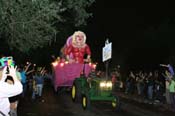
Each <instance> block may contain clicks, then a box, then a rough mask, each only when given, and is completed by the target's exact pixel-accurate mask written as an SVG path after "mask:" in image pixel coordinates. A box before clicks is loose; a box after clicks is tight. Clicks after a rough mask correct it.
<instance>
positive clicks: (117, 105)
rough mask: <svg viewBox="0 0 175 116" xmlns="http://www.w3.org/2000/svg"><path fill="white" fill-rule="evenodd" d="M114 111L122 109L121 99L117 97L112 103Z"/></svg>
mask: <svg viewBox="0 0 175 116" xmlns="http://www.w3.org/2000/svg"><path fill="white" fill-rule="evenodd" d="M111 105H112V109H113V110H114V111H117V112H118V111H120V109H121V103H120V99H119V97H117V96H115V97H114V99H113V100H112V101H111Z"/></svg>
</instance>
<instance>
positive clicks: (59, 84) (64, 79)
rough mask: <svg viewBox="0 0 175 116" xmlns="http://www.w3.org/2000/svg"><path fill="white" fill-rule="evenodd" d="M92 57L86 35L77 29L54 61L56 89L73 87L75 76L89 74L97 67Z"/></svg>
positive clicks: (57, 90)
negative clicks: (92, 61)
mask: <svg viewBox="0 0 175 116" xmlns="http://www.w3.org/2000/svg"><path fill="white" fill-rule="evenodd" d="M85 55H87V57H86V58H84V56H85ZM90 57H91V50H90V48H89V46H88V45H87V44H86V35H85V34H84V33H83V32H81V31H76V32H75V33H74V34H73V35H72V36H70V37H69V38H68V39H67V41H66V44H65V45H64V46H63V48H62V49H61V54H60V56H59V57H57V58H56V59H55V61H54V62H52V70H53V75H54V76H53V85H54V90H55V91H56V92H60V91H61V90H63V89H64V88H71V87H72V85H73V81H74V80H75V78H78V77H80V75H81V74H85V76H88V74H89V73H90V71H91V70H92V69H94V68H95V67H96V64H93V63H91V60H90ZM85 62H86V63H85Z"/></svg>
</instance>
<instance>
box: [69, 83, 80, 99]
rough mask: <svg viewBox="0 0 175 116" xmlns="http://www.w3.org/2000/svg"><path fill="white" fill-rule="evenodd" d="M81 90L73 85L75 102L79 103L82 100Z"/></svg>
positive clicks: (72, 93) (72, 94)
mask: <svg viewBox="0 0 175 116" xmlns="http://www.w3.org/2000/svg"><path fill="white" fill-rule="evenodd" d="M80 95H81V93H80V89H79V88H78V86H77V84H75V83H74V84H73V86H72V90H71V96H72V101H73V102H78V101H79V100H80Z"/></svg>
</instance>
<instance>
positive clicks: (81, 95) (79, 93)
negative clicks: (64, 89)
mask: <svg viewBox="0 0 175 116" xmlns="http://www.w3.org/2000/svg"><path fill="white" fill-rule="evenodd" d="M71 96H72V100H73V101H74V102H78V101H80V100H81V104H82V107H83V109H84V110H85V109H88V108H89V107H90V104H91V102H92V101H109V102H111V106H112V108H113V110H115V111H118V110H119V109H120V100H119V97H118V96H116V95H114V94H113V92H112V82H111V80H106V79H102V78H99V77H85V76H83V75H82V76H81V77H80V78H76V79H75V80H74V83H73V86H72V91H71Z"/></svg>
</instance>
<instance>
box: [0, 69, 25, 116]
mask: <svg viewBox="0 0 175 116" xmlns="http://www.w3.org/2000/svg"><path fill="white" fill-rule="evenodd" d="M6 72H7V67H5V68H4V69H0V114H1V115H2V116H3V115H4V116H9V114H8V113H9V111H10V103H9V100H8V99H9V97H12V96H15V95H18V94H20V93H21V92H22V84H21V82H20V81H19V80H18V79H17V76H16V69H15V68H14V67H13V66H11V67H9V73H8V74H6ZM7 78H12V80H13V83H14V84H9V83H7V82H5V80H6V79H7Z"/></svg>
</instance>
